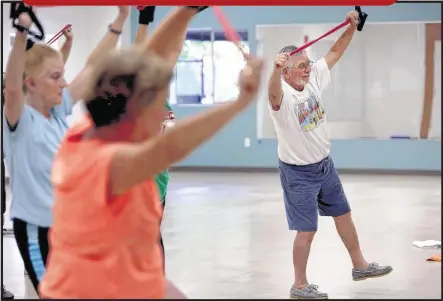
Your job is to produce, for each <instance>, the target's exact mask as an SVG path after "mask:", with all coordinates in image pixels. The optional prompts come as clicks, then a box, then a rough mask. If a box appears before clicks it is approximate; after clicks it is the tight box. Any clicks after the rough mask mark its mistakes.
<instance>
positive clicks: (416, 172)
mask: <svg viewBox="0 0 443 301" xmlns="http://www.w3.org/2000/svg"><path fill="white" fill-rule="evenodd" d="M169 170H170V171H177V172H239V173H249V172H270V173H275V172H278V168H272V167H221V166H204V167H203V166H174V167H171V168H170V169H169ZM338 172H339V173H342V174H364V175H368V174H374V175H405V176H411V175H414V176H416V175H423V176H441V170H438V171H434V170H386V169H346V168H343V169H338Z"/></svg>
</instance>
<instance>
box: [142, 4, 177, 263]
mask: <svg viewBox="0 0 443 301" xmlns="http://www.w3.org/2000/svg"><path fill="white" fill-rule="evenodd" d="M137 9H138V11H139V20H138V23H139V24H138V28H137V33H136V35H135V44H143V43H144V42H145V41H146V39H147V37H148V27H149V24H150V23H151V22H153V21H154V12H155V6H138V7H137ZM165 108H166V110H167V114H166V116H165V120H164V122H163V127H162V132H163V131H165V130H166V129H167V128H169V127H171V126H174V124H175V123H174V120H175V118H174V113H173V112H172V109H171V106H170V105H169V103H168V101H167V100H165ZM155 182H156V183H157V187H158V190H159V195H160V200H161V203H162V207H163V212H164V210H165V204H166V194H167V189H168V183H169V173H168V171H167V170H165V171H164V172H162V173H160V174H158V175H157V176H156V177H155ZM162 214H163V213H162ZM160 246H161V249H162V252H163V271H164V270H165V246H164V244H163V237H162V235H161V233H160Z"/></svg>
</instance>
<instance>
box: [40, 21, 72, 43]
mask: <svg viewBox="0 0 443 301" xmlns="http://www.w3.org/2000/svg"><path fill="white" fill-rule="evenodd" d="M71 27H72V25H71V24H67V25H65V27H63V28H62V30H60V31H59V32H57V33H56V34H55V35H54V36H53V37H52V38H51V39H50V40H49V41H48V42H47V43H46V44H48V45H51V44H52V43H54V42H55V41H57V40H58V39H59V38H60V37H61V36H62V35H63V33H64V32H65V30H68V29H70V28H71Z"/></svg>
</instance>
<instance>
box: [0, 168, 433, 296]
mask: <svg viewBox="0 0 443 301" xmlns="http://www.w3.org/2000/svg"><path fill="white" fill-rule="evenodd" d="M342 181H343V185H344V188H345V191H346V193H347V195H348V199H349V201H350V203H351V206H352V208H353V217H354V221H355V224H356V227H357V230H358V233H359V237H360V242H361V245H362V248H363V250H364V254H365V255H366V257H367V259H368V260H370V261H377V262H379V263H381V264H391V265H392V266H393V267H394V272H393V273H391V274H390V275H388V276H386V277H384V278H377V279H369V280H365V281H361V282H353V281H352V278H351V268H352V267H351V263H350V260H349V258H348V255H347V252H346V249H345V248H344V246H343V245H342V243H341V240H340V238H339V236H338V235H337V233H336V230H335V227H334V223H333V221H332V220H331V219H329V218H320V229H319V231H318V233H317V235H316V237H315V240H314V243H313V246H312V251H311V257H310V260H309V264H308V277H309V280H310V282H311V283H313V284H317V285H319V289H320V290H321V291H324V292H327V293H329V297H330V298H331V299H335V298H346V299H348V298H349V299H366V298H369V299H385V298H391V299H400V298H404V299H418V298H425V299H437V298H439V299H440V298H441V263H438V262H427V261H426V259H427V258H428V257H430V256H432V255H438V254H441V253H440V250H435V249H434V250H424V249H419V248H416V247H414V246H412V242H413V241H414V240H429V239H432V240H441V176H406V175H395V176H394V175H392V176H391V175H346V174H345V175H342ZM8 227H10V223H9V224H6V228H8ZM163 234H164V237H165V244H166V253H167V254H166V258H167V259H166V268H167V277H168V278H170V279H171V280H172V281H174V282H175V283H176V284H177V285H178V286H179V287H180V288H181V289H182V290H183V291H184V292H185V293H186V294H187V295H188V296H189V297H190V298H281V299H287V298H288V295H289V288H290V286H291V284H292V281H293V269H292V257H291V256H292V255H291V248H292V242H293V238H294V233H291V232H289V231H288V230H287V224H286V218H285V213H284V206H283V201H282V192H281V188H280V184H279V178H278V174H277V173H276V172H275V173H273V172H268V173H260V172H257V173H225V172H222V173H206V172H205V173H190V172H189V173H178V172H176V173H173V174H172V176H171V190H170V193H169V195H168V200H167V206H166V213H165V221H164V223H163ZM3 251H4V252H3V278H4V279H2V280H3V283H4V284H5V285H6V287H7V288H8V289H9V290H11V291H12V292H13V293H14V294H15V295H16V298H24V297H26V298H35V296H36V295H35V292H33V289H32V286H31V285H30V282H29V280H28V279H27V278H26V276H24V273H23V263H22V261H21V258H20V255H19V253H18V251H17V248H16V246H15V241H14V239H13V237H12V236H8V235H6V236H4V237H3ZM97 289H98V290H99V289H100V284H99V283H97Z"/></svg>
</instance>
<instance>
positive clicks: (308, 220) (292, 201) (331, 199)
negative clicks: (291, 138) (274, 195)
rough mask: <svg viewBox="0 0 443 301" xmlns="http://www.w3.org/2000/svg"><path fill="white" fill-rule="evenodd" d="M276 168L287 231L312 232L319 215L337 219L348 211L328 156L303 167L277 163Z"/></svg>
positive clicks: (335, 172) (332, 164) (340, 185)
mask: <svg viewBox="0 0 443 301" xmlns="http://www.w3.org/2000/svg"><path fill="white" fill-rule="evenodd" d="M279 167H280V180H281V186H282V188H283V194H284V200H285V209H286V218H287V220H288V226H289V229H290V230H295V231H299V232H315V231H317V227H318V214H319V213H320V215H321V216H333V217H336V216H341V215H344V214H346V213H348V212H350V211H351V208H350V206H349V203H348V200H347V198H346V195H345V192H344V191H343V186H342V184H341V181H340V178H339V176H338V174H337V170H336V169H335V167H334V162H332V159H331V158H330V157H327V158H325V159H323V160H322V161H320V162H318V163H314V164H309V165H303V166H299V165H292V164H287V163H284V162H282V161H279Z"/></svg>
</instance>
